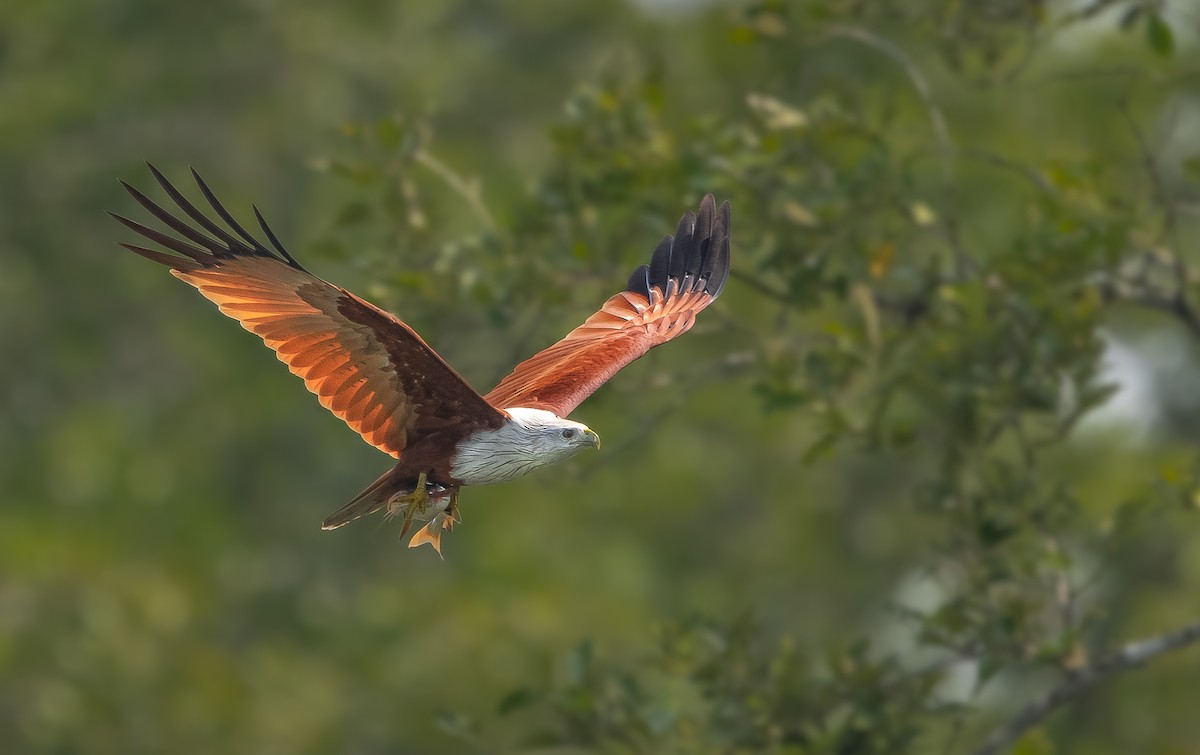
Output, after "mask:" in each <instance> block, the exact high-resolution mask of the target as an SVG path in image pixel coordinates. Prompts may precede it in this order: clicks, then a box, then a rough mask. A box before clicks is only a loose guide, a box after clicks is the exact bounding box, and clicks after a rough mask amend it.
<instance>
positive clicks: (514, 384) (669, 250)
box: [485, 194, 729, 417]
mask: <svg viewBox="0 0 1200 755" xmlns="http://www.w3.org/2000/svg"><path fill="white" fill-rule="evenodd" d="M728 278H729V203H728V202H725V203H723V204H722V205H721V206H720V208H718V207H717V203H716V201H715V200H714V199H713V196H712V194H709V195H707V196H706V197H704V200H703V201H702V202H700V210H699V212H698V213H697V214H692V213H690V212H689V213H687V214H685V215H684V216H683V219H682V220H680V221H679V229H678V230H677V231H676V233H675V235H674V236H665V237H663V239H662V241H661V242H659V244H658V248H657V249H655V250H654V255H653V256H652V257H651V258H650V264H649V265H642V266H641V267H639V268H638V269H637V270H634V271H633V275H632V276H630V278H629V283H628V284H627V285H626V287H625V290H624V291H622V292H620V293H618V294H616V295H615V296H612V297H610V298H609V300H608V301H606V302H604V306H602V307H601V308H600V311H599V312H596V313H595V314H593V315H592V316H591V317H589V318H588V319H587V320H586V321H584V323H583V324H582V325H580V326H579V327H577V328H575V329H574V330H572V331H571V332H570V333H568V334H567V335H566V337H565V338H563V339H562V340H561V341H559V342H558V343H555V344H553V345H551V346H549V347H547V348H545V349H543V350H542V351H539V352H538V353H537V354H534V355H533V356H532V357H530V358H529V359H526V360H525V361H524V362H521V363H520V364H518V365H517V366H516V367H515V368H513V371H512V372H511V373H509V375H508V376H507V377H505V378H504V380H502V381H500V384H499V385H497V386H496V387H495V388H493V389H492V390H491V391H490V392H489V393H488V394H487V395H486V396H485V398H487V400H488V401H490V402H491V403H492V405H493V406H497V407H501V408H509V407H517V406H523V407H528V408H531V409H546V410H548V411H551V412H554V413H555V414H557V415H558V416H560V417H566V416H567V415H568V414H569V413H571V411H572V410H574V409H575V407H577V406H579V404H580V402H581V401H583V400H584V399H585V398H587V397H588V396H590V395H592V393H593V392H595V390H596V389H597V388H599V387H600V386H601V385H603V384H604V383H605V381H607V380H608V379H609V378H611V377H612V376H613V375H615V374H617V372H618V371H619V370H620V369H621V368H622V367H624V366H625V365H627V364H629V363H630V362H632V361H633V360H635V359H637V358H638V357H640V356H642V355H643V354H645V353H646V352H647V351H649V350H650V349H652V348H654V347H655V346H658V345H660V344H664V343H666V342H667V341H670V340H671V339H672V338H675V337H677V336H680V335H683V334H684V333H686V332H687V331H688V329H689V328H691V327H692V324H693V323H695V321H696V315H697V314H698V313H699V312H700V311H701V310H702V309H704V308H705V307H707V306H708V305H709V304H712V303H713V301H715V300H716V298H717V297H718V296H720V295H721V290H722V289H723V288H724V287H725V281H726V280H727V279H728Z"/></svg>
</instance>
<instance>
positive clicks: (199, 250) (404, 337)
mask: <svg viewBox="0 0 1200 755" xmlns="http://www.w3.org/2000/svg"><path fill="white" fill-rule="evenodd" d="M150 171H151V172H152V173H153V174H154V177H155V178H156V179H157V180H158V183H159V184H160V185H161V186H162V188H163V190H164V191H166V193H167V195H168V196H169V197H170V198H171V200H172V201H174V203H175V204H176V205H177V206H178V207H179V209H180V210H182V211H183V213H184V214H185V215H187V216H188V217H189V218H191V220H192V221H193V223H194V224H189V223H187V222H186V221H184V220H182V219H181V218H180V217H179V216H177V215H173V214H171V213H170V212H168V211H167V210H165V209H163V208H162V207H160V206H159V205H158V204H155V203H154V202H153V201H152V200H150V199H149V198H147V197H146V196H145V195H144V194H142V193H141V192H140V191H138V190H137V189H135V188H133V187H132V186H130V185H129V184H126V183H125V182H124V181H122V182H121V184H122V185H123V186H124V187H125V189H126V190H127V191H128V192H129V193H130V194H131V195H133V198H134V199H136V200H137V201H138V203H139V204H141V205H142V206H143V207H144V208H146V209H147V210H148V211H149V212H150V213H151V214H152V215H154V216H155V217H156V218H158V219H159V220H160V221H162V223H163V224H164V225H166V226H167V227H168V228H170V229H171V230H172V231H174V232H175V233H176V234H178V236H181V237H183V239H186V241H184V240H181V239H179V238H176V237H174V236H171V235H168V234H165V233H160V232H159V231H156V230H154V229H152V228H148V227H146V226H144V225H142V224H141V223H138V222H135V221H133V220H129V219H128V218H124V217H121V216H120V215H115V214H113V217H114V218H116V219H117V220H118V221H120V222H121V223H123V224H124V225H126V226H128V227H129V228H132V229H133V230H134V231H136V232H137V233H139V234H141V235H142V236H144V237H146V238H147V239H150V240H151V241H153V242H155V243H157V244H160V245H162V246H163V247H165V248H167V249H169V250H170V251H172V252H175V253H176V254H179V255H182V256H175V255H171V254H166V253H164V252H160V251H156V250H154V249H147V248H145V247H141V246H136V245H134V244H121V246H123V247H125V248H126V249H129V250H130V251H133V252H136V253H138V254H140V255H142V256H143V257H146V258H148V259H151V260H154V261H155V262H158V263H161V264H163V265H166V266H167V267H169V268H171V274H172V275H174V276H175V277H176V278H179V279H180V280H182V281H184V282H186V283H188V284H190V285H192V286H194V287H195V288H196V289H198V290H199V291H200V293H201V294H203V295H204V296H205V298H207V299H209V300H210V301H212V302H214V303H215V304H216V305H217V307H218V308H220V310H221V311H222V312H223V313H225V314H226V315H228V316H230V317H232V318H233V319H235V320H237V321H238V322H240V323H241V325H242V327H243V328H245V329H246V330H248V331H250V332H251V333H254V334H256V335H258V336H259V337H261V338H262V339H263V341H264V342H265V343H266V344H267V346H270V347H271V348H272V349H274V351H275V354H276V356H278V357H279V360H280V361H281V362H283V363H284V364H286V365H287V366H288V369H290V370H291V371H292V372H293V373H295V374H296V375H299V376H300V377H301V378H303V379H304V384H305V385H306V386H307V387H308V389H309V390H310V391H312V392H313V393H315V394H317V398H318V399H319V400H320V402H321V405H322V406H324V407H325V408H326V409H328V410H329V411H331V412H333V413H334V414H335V415H337V416H338V417H340V418H341V419H342V420H343V421H344V422H345V423H346V424H347V425H349V426H350V427H351V428H352V429H353V430H354V431H355V432H357V433H358V434H359V435H361V436H362V437H363V439H364V440H366V441H367V442H368V443H370V444H371V445H373V446H375V447H376V448H378V449H379V450H381V451H384V452H385V453H388V454H391V455H392V456H394V457H397V458H399V456H400V454H401V453H402V452H403V451H404V449H405V447H407V446H408V445H409V444H410V443H411V442H413V441H414V440H415V439H416V438H418V437H420V436H422V435H424V434H428V433H434V432H438V431H441V430H446V429H448V428H457V429H460V430H462V431H463V432H468V433H469V432H471V430H473V429H477V428H480V427H493V428H495V427H499V426H500V425H502V424H503V422H504V420H505V415H504V413H503V412H501V411H499V410H497V409H496V408H495V407H493V406H492V405H491V404H488V403H487V402H486V401H485V400H484V399H483V397H481V396H480V395H479V394H478V393H477V392H475V390H474V389H472V388H471V386H469V385H468V384H467V382H466V381H465V380H463V378H462V377H461V376H460V375H459V374H458V373H457V372H455V371H454V369H453V368H452V367H450V365H448V364H446V362H445V361H444V360H443V359H442V358H441V357H440V356H438V355H437V353H436V352H435V351H434V350H433V349H431V348H430V347H429V346H428V345H427V344H426V343H425V342H424V341H423V340H421V337H420V336H418V335H417V334H416V332H415V331H414V330H413V329H412V328H410V327H408V326H407V325H405V324H404V323H402V322H400V321H399V320H398V319H396V318H395V317H393V316H392V315H390V314H388V313H387V312H384V311H383V310H382V309H379V308H378V307H376V306H374V305H373V304H370V303H369V302H367V301H364V300H363V299H360V298H358V297H357V296H355V295H354V294H352V293H350V292H349V291H346V290H345V289H342V288H338V287H337V286H334V285H332V284H330V283H327V282H325V281H323V280H321V279H320V278H317V277H316V276H314V275H312V274H311V273H309V272H308V271H307V270H305V269H304V268H302V267H301V266H300V265H299V264H297V262H296V261H295V260H294V259H292V256H291V255H290V254H288V253H287V251H286V250H285V249H284V248H283V246H282V245H281V244H280V243H279V241H278V239H277V238H276V237H275V234H274V233H272V231H271V229H270V228H269V227H268V226H267V224H266V222H265V221H264V220H263V218H262V215H261V214H259V212H258V208H255V209H254V215H255V217H256V218H257V220H258V223H259V225H260V226H262V230H263V232H264V233H265V234H266V236H267V239H268V240H269V241H270V242H271V245H272V246H273V247H274V251H272V250H270V249H267V248H266V247H265V246H263V245H262V244H261V243H260V242H259V241H258V240H256V239H255V238H254V237H253V236H251V235H250V234H249V233H247V232H246V231H245V230H244V229H243V228H242V227H241V226H240V225H239V224H238V223H237V221H236V220H234V219H233V217H232V216H231V215H230V214H229V212H228V211H227V210H226V209H225V208H224V207H223V206H222V205H221V203H220V202H218V201H217V199H216V197H214V196H213V194H212V192H211V191H210V190H209V188H208V186H207V185H205V183H204V181H203V180H201V178H200V176H199V175H197V174H196V172H195V171H192V175H193V176H194V177H195V179H196V183H197V185H198V186H199V187H200V191H201V193H203V195H204V198H205V199H206V200H207V201H208V203H209V204H210V205H211V206H212V208H213V210H214V211H215V212H216V214H217V215H218V216H219V217H220V218H221V220H223V221H224V222H225V224H226V225H227V226H228V228H227V229H226V228H222V227H221V226H220V225H218V224H217V223H216V222H214V221H213V220H211V219H210V218H208V217H206V216H205V215H204V214H203V213H202V212H200V211H199V210H198V209H196V207H195V206H194V205H193V204H192V203H191V202H189V201H188V200H187V199H186V198H185V197H184V196H183V195H182V194H180V193H179V191H178V190H177V189H176V188H175V187H174V186H172V185H171V184H170V182H168V181H167V179H166V178H164V177H163V175H162V173H160V172H159V171H158V170H157V169H156V168H155V167H154V166H153V165H151V166H150ZM110 214H111V213H110ZM205 231H207V233H205ZM210 234H211V235H210ZM235 234H236V235H235Z"/></svg>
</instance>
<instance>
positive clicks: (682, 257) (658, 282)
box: [625, 194, 730, 299]
mask: <svg viewBox="0 0 1200 755" xmlns="http://www.w3.org/2000/svg"><path fill="white" fill-rule="evenodd" d="M729 231H730V223H729V202H727V201H726V202H722V203H721V206H720V207H718V206H717V202H716V200H715V199H713V195H712V194H708V195H706V196H705V197H704V199H703V201H701V202H700V207H699V210H698V211H697V212H696V214H692V213H691V212H686V213H684V215H683V217H682V218H680V220H679V228H678V230H676V232H675V235H674V236H663V239H662V241H660V242H658V246H657V247H656V248H655V250H654V254H653V255H651V257H650V264H649V265H642V266H641V267H639V268H638V269H637V270H634V271H633V275H631V276H629V283H628V284H627V285H626V288H625V290H626V291H630V292H632V293H635V294H641V295H642V296H645V297H647V298H649V296H650V289H651V288H652V287H658V289H659V290H660V291H663V292H664V293H665V292H666V290H667V284H668V282H669V281H670V280H671V279H674V280H675V281H676V288H677V290H678V291H679V293H681V294H682V293H694V292H696V291H705V292H706V293H708V294H709V295H710V296H712V298H714V299H715V298H717V297H718V296H720V295H721V291H723V290H724V288H725V282H726V281H727V280H728V279H729V246H730V236H729Z"/></svg>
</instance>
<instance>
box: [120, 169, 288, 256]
mask: <svg viewBox="0 0 1200 755" xmlns="http://www.w3.org/2000/svg"><path fill="white" fill-rule="evenodd" d="M146 165H147V167H149V168H150V172H151V174H153V175H154V178H155V180H156V181H158V183H159V185H160V186H162V188H163V191H165V192H166V194H167V196H168V197H170V198H171V201H172V202H174V203H175V205H176V207H178V208H179V209H180V210H181V211H182V212H183V214H184V215H186V216H187V217H189V218H191V219H192V221H193V222H194V223H195V224H196V225H197V226H199V227H200V228H202V229H204V230H205V231H207V232H208V233H210V234H212V236H215V237H216V238H212V237H210V236H208V235H205V234H204V233H202V232H201V231H200V230H199V229H197V228H196V227H195V226H193V225H190V224H189V223H187V222H186V221H184V220H183V219H182V218H180V217H179V216H178V215H176V214H173V213H171V212H170V211H169V210H166V209H164V208H163V207H162V206H161V205H159V204H158V203H157V202H155V201H154V200H152V199H150V198H149V197H147V196H146V195H145V194H143V193H142V192H140V191H138V190H137V189H135V188H133V187H132V186H130V185H129V184H127V183H125V182H124V181H121V185H122V186H124V187H125V190H126V191H128V192H129V194H130V195H131V196H132V197H133V198H134V199H135V200H137V203H138V204H140V205H141V206H142V207H144V208H145V209H146V210H147V211H148V212H149V213H150V214H151V215H153V216H154V217H156V218H158V220H159V221H161V222H162V223H163V224H164V225H166V226H167V227H168V228H170V229H171V230H172V231H174V232H175V233H177V234H179V235H180V236H182V237H183V238H184V239H187V241H183V240H181V239H179V238H176V237H174V236H170V235H168V234H165V233H162V232H161V231H156V230H154V229H153V228H149V227H147V226H144V225H142V224H141V223H138V222H136V221H133V220H130V219H128V218H125V217H122V216H120V215H117V214H115V213H109V214H110V215H112V216H113V218H115V219H116V220H117V221H118V222H120V223H122V224H123V225H125V226H126V227H128V228H130V229H132V230H133V231H135V232H136V233H138V234H140V235H142V236H145V237H146V238H148V239H150V240H151V241H153V242H155V243H156V244H160V245H162V246H163V247H166V248H167V249H169V250H171V251H172V252H175V253H176V254H182V255H183V256H184V257H185V258H187V259H182V258H178V257H172V256H170V255H167V254H163V253H162V252H156V251H154V250H152V249H147V248H145V247H141V246H137V245H134V244H121V246H123V247H125V248H126V249H128V250H130V251H131V252H136V253H137V254H140V255H142V256H143V257H146V258H147V259H151V260H154V261H155V262H158V263H161V264H164V265H168V266H169V267H174V268H177V269H181V270H194V269H196V268H197V267H207V266H211V265H213V264H216V262H217V260H219V259H221V258H222V257H270V258H271V259H274V260H278V261H279V262H282V263H284V264H286V265H289V266H291V267H294V268H296V269H297V270H304V268H303V267H301V266H300V264H299V263H298V262H296V260H295V259H294V258H293V257H292V255H290V254H288V252H287V250H286V249H285V248H284V246H283V244H281V243H279V239H278V237H276V236H275V233H274V232H273V231H272V230H271V227H270V226H269V225H267V221H266V220H264V219H263V216H262V214H261V213H260V212H259V211H258V208H257V207H255V208H254V218H255V219H256V220H257V221H258V224H259V226H260V227H261V228H262V230H263V233H265V234H266V236H267V239H268V241H270V243H271V246H273V247H275V251H271V250H270V249H268V248H267V247H266V246H264V245H263V244H262V242H260V241H258V240H257V239H256V238H254V237H253V236H251V235H250V234H249V233H248V232H247V231H246V229H245V228H243V227H242V226H241V225H240V224H239V223H238V222H237V221H236V220H234V218H233V216H232V215H231V214H230V213H229V211H228V210H226V209H225V206H224V205H222V204H221V203H220V201H218V200H217V198H216V196H215V195H214V194H213V192H212V191H211V190H210V189H209V188H208V185H207V184H206V183H205V182H204V179H202V178H201V177H200V174H198V173H197V172H196V171H195V170H194V169H193V170H192V177H193V178H195V180H196V185H197V186H199V187H200V193H201V194H203V195H204V199H205V200H206V201H207V202H208V204H209V205H210V206H211V207H212V209H213V211H214V212H216V214H217V216H218V217H219V218H220V219H221V220H222V221H224V223H225V224H226V225H227V226H228V228H229V230H226V229H224V228H222V227H221V226H220V225H219V224H217V223H216V222H215V221H214V220H212V219H211V218H209V217H208V216H207V215H205V214H204V213H203V212H201V211H200V209H199V208H197V207H196V205H194V204H192V203H191V201H189V200H188V199H187V197H185V196H183V194H182V193H180V191H179V190H178V189H176V188H175V186H174V185H173V184H172V183H171V182H170V181H168V180H167V178H166V176H164V175H163V174H162V172H161V171H159V170H158V168H155V167H154V166H153V165H150V163H146ZM230 231H232V232H233V233H230ZM234 234H237V235H236V236H235V235H234ZM238 237H240V238H238ZM189 241H190V242H192V243H188V242H189ZM193 244H196V245H198V246H193ZM305 272H308V271H307V270H305Z"/></svg>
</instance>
